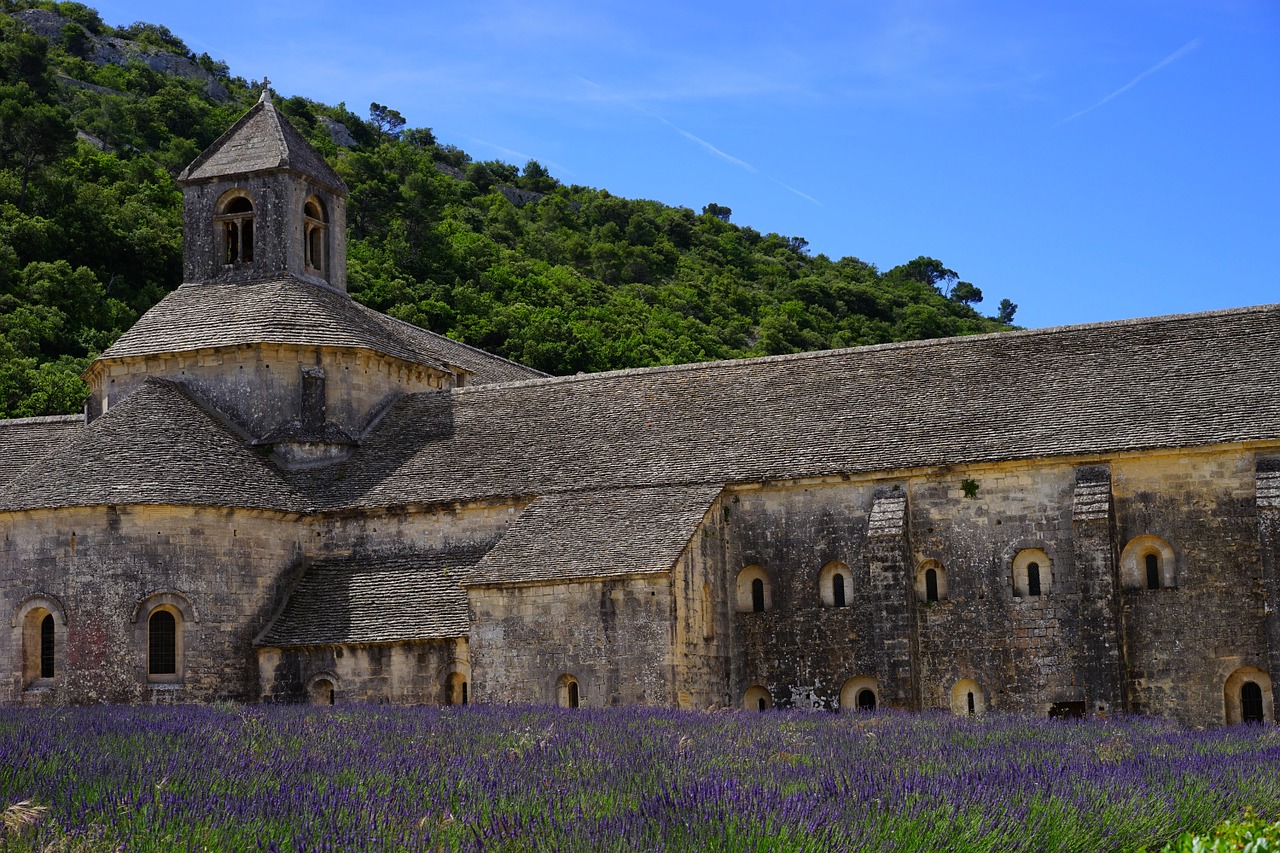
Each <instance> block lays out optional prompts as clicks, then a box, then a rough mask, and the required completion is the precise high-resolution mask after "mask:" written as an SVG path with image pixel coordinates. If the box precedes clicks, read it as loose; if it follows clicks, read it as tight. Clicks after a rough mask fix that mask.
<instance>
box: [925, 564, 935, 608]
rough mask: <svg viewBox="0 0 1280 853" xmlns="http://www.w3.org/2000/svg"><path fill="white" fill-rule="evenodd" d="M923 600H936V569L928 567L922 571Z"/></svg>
mask: <svg viewBox="0 0 1280 853" xmlns="http://www.w3.org/2000/svg"><path fill="white" fill-rule="evenodd" d="M924 600H925V601H937V600H938V570H937V569H928V570H926V571H925V573H924Z"/></svg>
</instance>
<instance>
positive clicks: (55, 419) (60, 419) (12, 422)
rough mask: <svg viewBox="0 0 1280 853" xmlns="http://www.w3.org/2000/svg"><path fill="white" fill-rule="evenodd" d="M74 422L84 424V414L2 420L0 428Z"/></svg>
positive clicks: (0, 420)
mask: <svg viewBox="0 0 1280 853" xmlns="http://www.w3.org/2000/svg"><path fill="white" fill-rule="evenodd" d="M74 421H80V422H81V423H83V422H84V414H83V413H81V414H78V415H34V416H32V417H29V418H3V419H0V428H4V427H7V426H22V425H24V424H63V423H66V424H69V423H72V422H74Z"/></svg>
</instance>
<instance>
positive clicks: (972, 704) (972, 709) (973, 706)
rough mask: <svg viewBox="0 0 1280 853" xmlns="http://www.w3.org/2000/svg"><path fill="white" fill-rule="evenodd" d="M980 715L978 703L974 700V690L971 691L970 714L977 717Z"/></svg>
mask: <svg viewBox="0 0 1280 853" xmlns="http://www.w3.org/2000/svg"><path fill="white" fill-rule="evenodd" d="M977 715H978V709H977V704H976V703H975V702H974V701H973V691H972V690H970V691H969V716H970V717H976V716H977Z"/></svg>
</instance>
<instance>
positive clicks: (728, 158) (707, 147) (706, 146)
mask: <svg viewBox="0 0 1280 853" xmlns="http://www.w3.org/2000/svg"><path fill="white" fill-rule="evenodd" d="M577 79H578V80H580V81H581V82H583V83H584V84H586V85H587V86H590V87H591V88H592V90H593V91H594V92H595V94H597V95H599V97H600V98H601V99H603V100H610V101H616V102H617V103H620V104H624V105H626V106H628V107H630V108H631V109H633V110H635V111H636V112H638V113H640V114H641V115H643V116H647V117H648V118H651V119H653V120H654V121H657V122H661V123H662V124H664V125H666V126H667V127H669V128H670V129H671V130H673V131H675V132H676V133H677V134H679V135H680V136H682V137H684V138H685V139H687V140H689V141H690V142H692V143H694V144H695V145H697V146H699V147H700V148H702V149H703V150H704V151H706V152H707V153H709V154H711V155H712V156H714V157H718V158H719V159H721V160H724V161H725V162H726V163H730V164H732V165H734V166H737V167H738V168H739V169H742V170H744V171H746V172H750V173H751V174H753V175H760V174H761V173H760V170H759V169H757V168H756V167H755V166H753V165H752V164H750V163H748V162H747V161H746V160H743V159H742V158H740V157H734V156H733V155H732V154H730V153H728V152H727V151H724V150H723V149H721V148H718V147H717V146H715V145H713V144H712V143H710V142H708V141H707V140H705V139H703V138H702V137H701V136H698V135H697V134H695V133H690V132H689V131H687V130H685V129H684V128H683V127H680V126H679V125H677V124H675V123H674V122H672V121H671V120H670V119H667V118H664V117H663V116H660V115H658V114H657V113H655V112H653V111H652V110H650V109H647V108H645V107H642V106H640V105H639V104H637V103H636V102H635V101H633V100H631V99H630V98H627V97H625V96H622V95H619V94H617V93H616V92H613V91H611V90H609V89H608V88H606V87H605V86H601V85H600V84H599V83H597V82H595V81H594V80H588V79H587V78H586V77H581V76H578V78H577ZM761 177H763V178H766V179H768V180H769V181H771V182H772V183H775V184H777V185H778V186H780V187H782V188H783V189H785V190H787V191H789V192H793V193H795V194H796V195H798V196H800V197H801V198H803V199H806V200H807V201H811V202H813V203H814V204H816V205H818V206H821V205H822V202H820V201H818V200H817V199H816V198H814V197H813V196H811V195H809V194H808V193H803V192H801V191H800V190H798V189H796V188H795V187H792V186H788V185H787V184H784V183H783V182H782V181H779V180H778V179H777V178H773V177H770V176H769V175H761Z"/></svg>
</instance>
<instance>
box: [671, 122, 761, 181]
mask: <svg viewBox="0 0 1280 853" xmlns="http://www.w3.org/2000/svg"><path fill="white" fill-rule="evenodd" d="M656 118H657V119H658V121H660V122H662V123H663V124H665V125H666V126H667V127H669V128H671V129H672V130H674V131H675V132H676V133H678V134H680V135H681V136H683V137H684V138H685V139H687V140H689V141H690V142H695V143H697V144H698V145H701V146H702V147H703V148H705V149H707V150H708V151H710V152H711V153H712V154H714V155H715V156H717V157H719V158H720V159H721V160H724V161H725V162H727V163H732V164H733V165H735V166H737V167H738V168H740V169H746V170H747V171H748V172H750V173H751V174H753V175H754V174H756V173H757V172H759V171H760V170H759V169H757V168H756V167H755V166H752V165H751V164H750V163H748V162H747V161H746V160H739V159H738V158H737V157H734V156H733V155H732V154H726V153H725V152H723V151H721V150H720V149H719V148H717V147H715V146H714V145H712V144H711V143H710V142H708V141H707V140H705V139H703V138H702V137H701V136H695V135H694V134H692V133H690V132H689V131H687V130H685V129H683V128H680V127H676V126H675V125H674V124H672V123H671V122H669V121H667V120H666V119H665V118H662V117H661V116H656Z"/></svg>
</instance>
